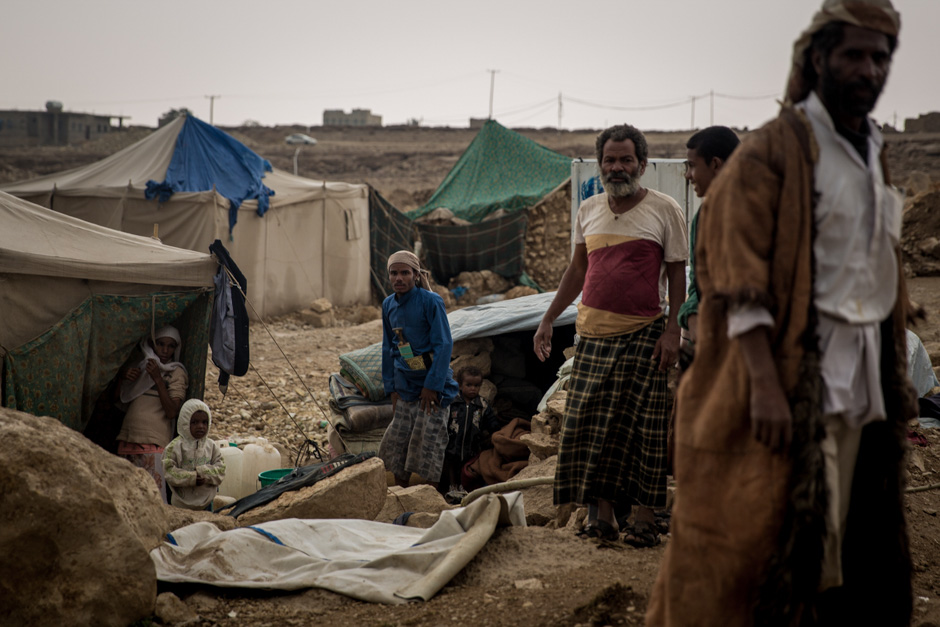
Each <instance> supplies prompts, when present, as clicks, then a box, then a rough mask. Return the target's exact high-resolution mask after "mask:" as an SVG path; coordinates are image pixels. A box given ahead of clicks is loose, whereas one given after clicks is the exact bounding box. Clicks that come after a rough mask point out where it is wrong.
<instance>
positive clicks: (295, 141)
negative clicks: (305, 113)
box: [284, 133, 317, 176]
mask: <svg viewBox="0 0 940 627" xmlns="http://www.w3.org/2000/svg"><path fill="white" fill-rule="evenodd" d="M284 141H285V142H286V143H287V144H288V145H290V146H297V148H296V149H295V150H294V176H297V157H298V155H300V149H301V148H303V147H304V146H316V145H317V140H315V139H314V138H312V137H310V136H309V135H304V134H303V133H293V134H292V135H288V136H287V137H286V138H285V139H284Z"/></svg>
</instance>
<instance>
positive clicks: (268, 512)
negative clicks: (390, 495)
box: [238, 457, 387, 527]
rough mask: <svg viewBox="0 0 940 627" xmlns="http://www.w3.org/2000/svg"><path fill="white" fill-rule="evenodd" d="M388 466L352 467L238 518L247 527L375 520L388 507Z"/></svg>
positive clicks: (372, 463)
mask: <svg viewBox="0 0 940 627" xmlns="http://www.w3.org/2000/svg"><path fill="white" fill-rule="evenodd" d="M386 489H387V485H386V482H385V463H384V462H383V461H382V460H381V459H379V458H378V457H370V458H369V459H367V460H366V461H364V462H362V463H360V464H355V465H353V466H349V467H347V468H344V469H343V470H341V471H339V472H338V473H336V474H335V475H333V476H332V477H327V478H326V479H323V480H321V481H318V482H317V483H315V484H313V485H312V486H308V487H306V488H301V489H300V490H293V491H290V492H285V493H283V494H281V495H280V496H279V497H277V498H276V499H275V500H273V501H271V502H270V503H268V504H266V505H262V506H261V507H256V508H254V509H251V510H248V511H247V512H245V513H244V514H242V515H241V516H239V517H238V526H239V527H247V526H250V525H256V524H258V523H262V522H268V521H271V520H283V519H285V518H361V519H363V520H373V519H374V518H375V516H376V514H378V513H379V512H380V511H381V510H382V507H383V506H384V505H385V491H386Z"/></svg>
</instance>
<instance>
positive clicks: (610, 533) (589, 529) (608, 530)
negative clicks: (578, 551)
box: [582, 520, 620, 542]
mask: <svg viewBox="0 0 940 627" xmlns="http://www.w3.org/2000/svg"><path fill="white" fill-rule="evenodd" d="M582 532H583V533H584V536H583V537H585V538H597V539H599V540H609V541H611V542H614V541H616V540H619V539H620V532H619V531H617V530H616V529H614V527H613V525H611V524H610V523H609V522H607V521H604V520H595V521H594V522H591V523H588V524H587V525H584V529H582Z"/></svg>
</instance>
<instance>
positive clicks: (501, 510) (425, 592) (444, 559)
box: [150, 492, 526, 603]
mask: <svg viewBox="0 0 940 627" xmlns="http://www.w3.org/2000/svg"><path fill="white" fill-rule="evenodd" d="M525 524H526V523H525V511H524V509H523V505H522V495H521V494H520V493H519V492H513V493H510V494H505V495H493V494H490V495H486V496H484V497H482V498H480V499H479V500H477V501H474V502H473V503H471V504H470V505H468V506H467V507H462V508H459V509H454V510H448V511H445V512H442V513H441V517H440V519H439V520H438V521H437V523H435V524H434V526H433V527H431V528H430V529H417V528H413V527H403V526H400V525H391V524H387V523H378V522H373V521H368V520H299V519H296V518H291V519H287V520H277V521H273V522H268V523H263V524H259V525H254V526H252V527H242V528H239V529H233V530H231V531H220V530H219V529H218V528H217V527H215V526H214V525H212V524H211V523H207V522H200V523H195V524H192V525H188V526H186V527H183V528H181V529H177V530H176V531H174V532H173V533H172V534H170V535H171V537H172V539H173V541H175V542H176V545H175V546H174V545H173V544H170V543H169V542H167V543H164V544H163V545H162V546H160V547H157V548H156V549H154V550H153V551H151V552H150V557H151V559H153V562H154V565H155V566H156V569H157V579H158V580H160V581H167V582H173V583H202V584H208V585H214V586H222V587H235V588H256V589H265V590H299V589H303V588H324V589H326V590H331V591H333V592H338V593H340V594H345V595H347V596H351V597H353V598H356V599H360V600H362V601H371V602H376V603H404V602H406V601H409V600H424V601H427V600H428V599H430V598H431V597H433V596H434V595H435V594H437V592H438V591H439V590H440V589H441V588H443V587H444V586H445V585H446V584H447V582H448V581H450V580H451V579H452V578H453V577H454V575H456V574H457V573H458V572H460V570H461V569H463V567H464V566H466V565H467V564H468V563H469V562H470V561H471V560H472V559H473V558H474V556H476V554H477V553H479V551H480V549H482V548H483V546H484V545H485V544H486V543H487V541H488V540H489V539H490V537H491V536H492V535H493V531H494V530H495V529H496V527H497V525H516V526H522V527H524V526H525Z"/></svg>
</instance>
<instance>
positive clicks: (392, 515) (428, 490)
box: [375, 483, 453, 526]
mask: <svg viewBox="0 0 940 627" xmlns="http://www.w3.org/2000/svg"><path fill="white" fill-rule="evenodd" d="M447 509H453V508H452V507H451V506H450V505H448V504H447V501H445V500H444V497H443V496H441V493H440V492H438V491H437V490H436V489H435V488H434V487H433V486H431V485H428V484H426V483H423V484H421V485H413V486H409V487H407V488H400V487H398V486H395V487H390V488H389V489H388V496H387V497H386V499H385V506H384V507H383V508H382V511H380V512H379V514H378V515H377V516H376V517H375V520H376V522H385V523H390V522H392V521H394V520H395V519H396V518H398V517H399V516H400V515H402V514H404V513H405V512H415V513H423V514H434V515H437V514H440V513H441V512H443V511H444V510H447ZM412 526H415V525H412ZM419 526H420V525H419Z"/></svg>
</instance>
